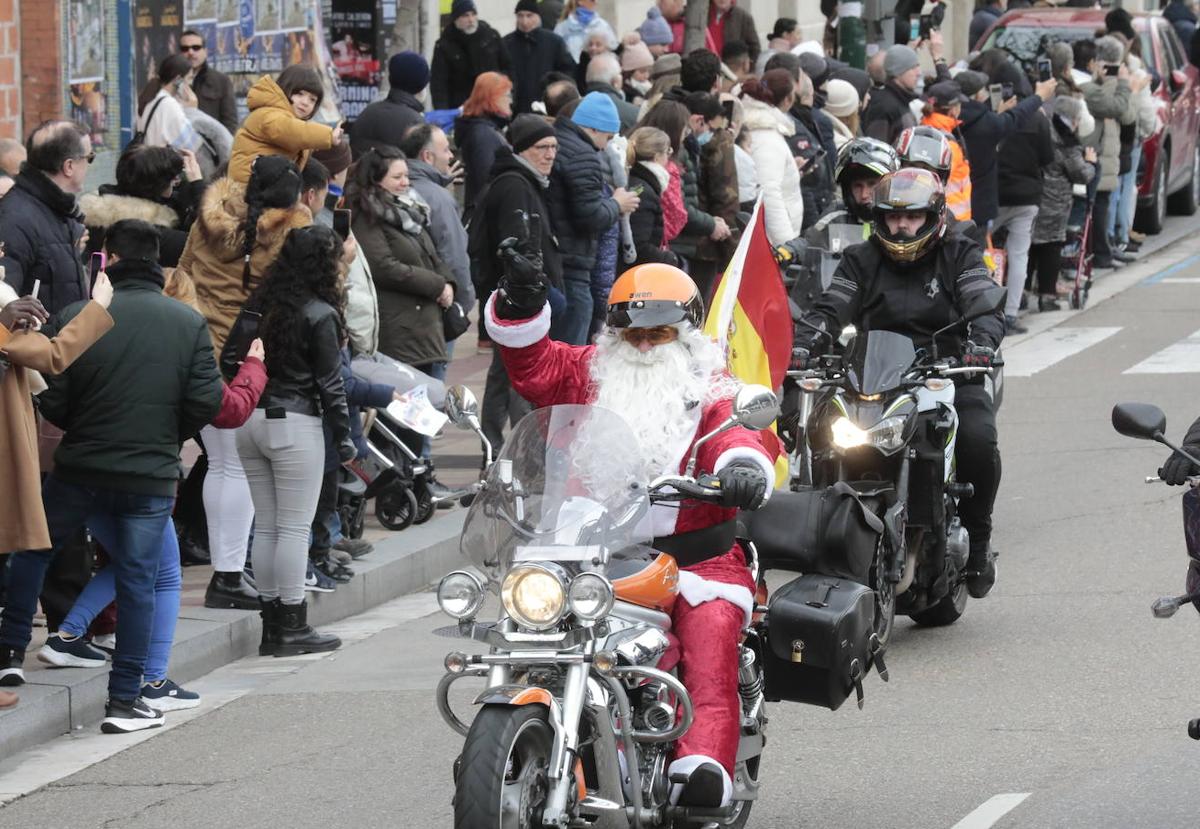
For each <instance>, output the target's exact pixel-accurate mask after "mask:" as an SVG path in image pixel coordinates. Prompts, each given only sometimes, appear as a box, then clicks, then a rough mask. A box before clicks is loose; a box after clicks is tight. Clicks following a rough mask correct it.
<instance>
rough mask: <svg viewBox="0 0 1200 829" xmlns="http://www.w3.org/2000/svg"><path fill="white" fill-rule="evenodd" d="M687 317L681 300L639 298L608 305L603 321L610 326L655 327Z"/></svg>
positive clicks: (674, 322) (685, 308)
mask: <svg viewBox="0 0 1200 829" xmlns="http://www.w3.org/2000/svg"><path fill="white" fill-rule="evenodd" d="M687 318H688V309H687V307H686V306H685V305H684V303H682V302H678V301H676V300H666V299H649V300H641V299H639V300H634V301H633V302H617V303H614V304H612V305H610V306H608V317H607V319H606V320H605V321H606V322H607V323H608V325H609V326H610V327H612V328H657V327H658V326H660V325H675V324H676V323H678V322H683V321H684V320H685V319H687Z"/></svg>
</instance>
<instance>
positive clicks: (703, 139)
mask: <svg viewBox="0 0 1200 829" xmlns="http://www.w3.org/2000/svg"><path fill="white" fill-rule="evenodd" d="M712 137H713V134H712V130H709V131H708V132H706V133H704V134H703V135H697V136H696V143H697V144H699V145H700V146H701V147H703V146H704V145H705V144H707V143H708V142H709V141H712Z"/></svg>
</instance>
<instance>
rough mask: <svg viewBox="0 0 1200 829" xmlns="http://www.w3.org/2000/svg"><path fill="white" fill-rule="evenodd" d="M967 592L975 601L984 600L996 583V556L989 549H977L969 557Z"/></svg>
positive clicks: (966, 575) (966, 574)
mask: <svg viewBox="0 0 1200 829" xmlns="http://www.w3.org/2000/svg"><path fill="white" fill-rule="evenodd" d="M963 576H965V577H966V580H967V592H968V593H970V594H971V598H973V599H982V598H983V597H984V596H986V595H987V594H988V593H990V592H991V591H992V585H994V584H995V583H996V554H995V553H994V552H993V551H992V550H991V549H989V548H988V547H977V548H975V549H972V550H971V555H970V556H968V557H967V569H966V570H965V571H964V572H963Z"/></svg>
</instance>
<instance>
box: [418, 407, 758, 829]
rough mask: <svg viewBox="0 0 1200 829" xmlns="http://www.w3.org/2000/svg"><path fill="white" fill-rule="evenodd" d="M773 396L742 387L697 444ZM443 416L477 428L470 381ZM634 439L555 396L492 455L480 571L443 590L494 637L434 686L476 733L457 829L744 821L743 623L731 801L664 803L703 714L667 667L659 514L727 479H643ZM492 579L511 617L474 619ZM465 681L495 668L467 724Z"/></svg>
mask: <svg viewBox="0 0 1200 829" xmlns="http://www.w3.org/2000/svg"><path fill="white" fill-rule="evenodd" d="M776 408H777V405H776V400H775V395H774V394H773V393H771V392H770V391H769V390H767V389H765V388H762V387H754V386H747V387H744V388H742V389H741V391H740V392H739V394H738V395H737V398H736V401H735V405H734V414H733V415H732V416H731V417H730V418H729V419H728V420H727V421H726V422H725V423H723V424H722V425H721V427H720V428H719V429H718V430H716V431H714V432H713V433H711V434H709V435H706V436H704V437H703V438H701V440H700V442H698V444H697V446H698V445H699V443H702V442H703V441H705V440H708V439H710V438H711V437H712V436H713V435H715V434H717V433H718V432H721V431H724V430H727V429H731V428H739V427H745V428H750V429H762V428H766V426H768V425H769V424H770V422H771V421H772V420H774V417H775V413H776ZM447 411H448V413H449V414H450V416H451V418H452V419H453V420H454V421H455V423H457V424H459V425H460V426H463V427H465V428H469V429H472V430H474V431H475V432H477V433H478V434H479V435H480V437H481V438H482V432H481V431H480V429H479V423H478V418H477V411H476V405H475V401H474V398H473V396H472V395H471V393H470V392H469V391H467V390H465V389H463V388H461V387H460V388H456V389H451V390H449V392H448V394H447ZM485 445H486V440H485ZM636 445H637V443H636V438H635V437H634V435H633V433H632V431H631V430H630V428H629V426H628V425H627V424H626V423H625V422H624V421H623V420H622V419H621V417H620V416H619V415H618V414H616V413H615V412H612V411H610V410H607V409H603V408H600V407H597V406H578V405H570V406H552V407H548V408H544V409H538V410H536V411H534V412H531V413H530V414H529V415H527V416H526V417H525V418H524V419H522V420H521V422H520V423H518V424H517V426H516V428H515V429H514V430H513V432H512V435H511V436H510V437H509V438H508V440H507V441H506V442H505V444H504V448H503V451H502V452H501V453H500V456H499V457H498V458H497V459H496V460H495V461H494V462H489V464H488V468H487V471H486V473H485V477H484V480H483V481H482V482H480V484H479V487H478V494H477V495H476V496H475V498H474V500H473V502H472V503H471V507H470V512H469V513H468V515H467V518H466V523H465V525H464V528H463V536H462V542H461V549H462V552H463V554H464V555H465V556H466V557H467V558H468V559H469V560H470V561H471V562H472V563H473V564H474V565H475V567H476V568H478V572H476V571H472V570H460V571H456V572H453V573H450V574H448V575H447V576H445V577H444V578H443V579H442V581H441V583H440V584H439V585H438V602H439V605H440V606H441V609H442V610H443V611H445V612H446V613H447V614H449V615H450V616H452V617H453V618H455V619H456V620H458V625H457V634H458V635H460V636H462V637H465V638H470V639H472V640H474V641H476V642H479V643H482V644H483V645H486V646H487V652H486V653H480V654H470V653H467V652H465V651H457V650H456V651H452V652H450V653H449V654H447V655H446V658H445V667H446V674H445V676H444V677H443V678H442V680H441V682H440V683H439V684H438V688H437V705H438V710H439V712H440V713H441V715H442V717H443V719H445V721H446V722H447V723H448V724H449V725H450V727H451V728H452V729H454V730H455V731H456V732H458V733H459V734H461V735H463V737H464V738H465V742H464V745H463V749H462V753H461V754H460V755H459V757H458V759H457V760H456V761H455V763H454V782H455V795H454V814H455V826H456V827H457V829H485V827H486V829H495V827H504V828H505V829H526V828H527V827H529V828H532V827H542V826H546V827H568V826H572V827H585V826H586V827H638V828H639V829H640V827H661V826H672V825H674V826H680V825H694V824H708V825H720V826H735V827H740V826H744V825H745V824H746V822H747V820H748V819H749V816H750V809H751V806H752V805H753V803H754V800H755V799H756V798H757V796H758V779H759V778H758V774H759V763H760V760H761V755H762V750H763V745H764V741H765V736H764V728H765V725H766V716H765V713H764V710H763V707H764V702H763V694H762V672H761V666H760V664H759V661H758V659H757V658H756V650H755V648H756V642H755V641H754V636H755V634H754V632H753V631H750V630H748V631H747V632H746V636H747V638H746V640H745V643H744V644H743V646H742V649H741V665H740V673H739V692H740V695H741V701H742V736H741V742H740V744H739V747H738V753H737V766H736V770H735V775H734V798H733V802H732V803H731V804H730V805H729V806H727V807H723V808H719V809H694V808H681V807H677V806H672V805H671V804H670V801H669V792H670V788H671V784H672V782H682V781H672V780H670V779H668V774H667V767H668V765H669V762H670V759H671V752H672V747H673V744H674V743H675V741H676V740H677V739H679V737H681V736H682V735H683V734H684V733H685V732H686V731H687V729H688V727H689V726H690V725H691V723H692V719H693V715H694V712H693V708H692V702H691V699H690V697H689V695H688V691H687V689H686V688H685V687H684V685H683V684H682V683H681V682H680V681H679V679H678V678H677V677H676V676H675V674H674V673H673V672H672V671H669V670H662V669H660V668H659V667H658V666H659V663H660V661H661V660H662V659H663V656H664V654H666V653H667V650H668V647H669V646H670V638H669V634H670V630H671V616H670V611H671V607H672V605H673V603H674V601H676V598H677V594H678V590H679V587H678V581H679V570H678V567H677V565H676V563H675V560H674V559H673V558H672V557H671V556H669V555H666V554H664V553H660V552H658V551H656V550H654V549H653V548H652V547H651V546H650V542H651V540H652V539H653V537H654V533H653V531H652V520H651V517H652V516H651V513H652V510H659V509H665V508H670V507H671V505H673V504H676V503H677V502H679V501H681V500H683V499H684V498H687V499H696V500H701V501H711V502H716V501H718V500H719V498H720V491H719V488H718V483H717V481H716V479H715V478H714V477H712V476H700V477H699V478H698V479H697V478H693V477H691V476H690V475H687V476H665V477H661V478H658V479H657V480H654V481H645V480H642V479H641V477H640V473H639V472H638V471H637V470H638V469H639V464H638V462H637V459H636V458H632V457H630V456H629V453H630V452H631V450H632V449H633V447H636ZM487 451H488V455H489V457H490V454H491V451H490V448H489V449H488V450H487ZM694 458H695V450H693V454H692V459H693V460H694ZM692 468H694V465H693V464H689V466H688V469H689V471H690V469H692ZM751 557H752V554H751ZM752 566H753V565H752ZM755 577H756V578H757V569H756V570H755ZM489 591H490V592H492V593H495V594H497V595H498V596H499V599H500V605H501V608H502V610H501V613H500V618H499V619H498V620H497V621H495V622H481V621H478V619H477V617H478V615H479V613H480V611H481V610H482V608H483V606H484V602H485V599H486V597H487V594H488V592H489ZM464 677H478V678H483V679H484V680H485V688H484V690H483V691H482V692H481V693H479V694H478V695H477V696H476V697H475V698H474V704H475V706H477V708H478V710H477V712H476V715H475V717H474V720H473V721H471V722H470V723H469V724H468V722H467V721H466V720H465V719H464V718H461V717H460V716H459V715H458V714H457V713H455V711H454V710H453V709H452V706H451V704H450V699H449V692H450V688H451V686H452V685H453V684H454V683H455V682H457V681H459V680H461V679H463V678H464Z"/></svg>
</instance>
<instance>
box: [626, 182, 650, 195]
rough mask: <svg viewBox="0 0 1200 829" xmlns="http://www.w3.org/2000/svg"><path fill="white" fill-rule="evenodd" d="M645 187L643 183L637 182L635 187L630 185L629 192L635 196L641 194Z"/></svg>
mask: <svg viewBox="0 0 1200 829" xmlns="http://www.w3.org/2000/svg"><path fill="white" fill-rule="evenodd" d="M645 189H646V187H645V185H641V184H639V185H637V186H636V187H630V188H629V192H630V193H633V195H635V196H640V195H642V191H644V190H645Z"/></svg>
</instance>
